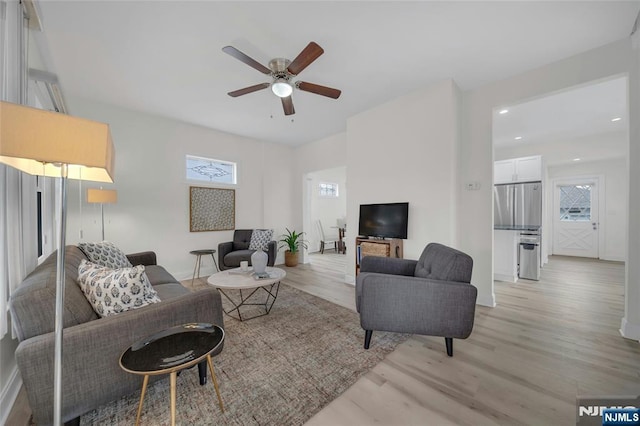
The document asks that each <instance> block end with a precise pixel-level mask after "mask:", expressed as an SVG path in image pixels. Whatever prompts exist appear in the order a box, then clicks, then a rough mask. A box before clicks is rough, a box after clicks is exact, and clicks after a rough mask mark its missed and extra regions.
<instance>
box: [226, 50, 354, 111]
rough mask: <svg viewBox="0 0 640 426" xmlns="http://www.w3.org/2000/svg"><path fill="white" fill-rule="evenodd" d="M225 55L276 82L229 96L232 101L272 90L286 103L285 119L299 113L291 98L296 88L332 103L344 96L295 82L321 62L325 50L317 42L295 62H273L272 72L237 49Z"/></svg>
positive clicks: (241, 90)
mask: <svg viewBox="0 0 640 426" xmlns="http://www.w3.org/2000/svg"><path fill="white" fill-rule="evenodd" d="M222 51H223V52H224V53H227V54H229V55H231V56H233V57H234V58H236V59H237V60H239V61H241V62H244V63H245V64H247V65H249V66H250V67H252V68H255V69H256V70H258V71H260V72H261V73H263V74H266V75H270V76H271V78H272V79H273V80H272V81H271V83H260V84H256V85H254V86H249V87H245V88H243V89H238V90H234V91H233V92H229V93H228V95H229V96H231V97H234V98H235V97H238V96H242V95H246V94H247V93H253V92H257V91H258V90H262V89H266V88H267V87H271V91H272V92H273V94H274V95H276V96H278V97H279V98H280V99H281V100H282V108H283V109H284V115H292V114H295V113H296V111H295V109H294V108H293V101H292V100H291V94H292V93H293V88H294V87H295V88H296V89H300V90H303V91H305V92H311V93H315V94H316V95H322V96H326V97H328V98H332V99H338V97H339V96H340V93H342V92H341V91H340V90H338V89H333V88H331V87H326V86H321V85H319V84H314V83H307V82H306V81H296V82H293V81H292V79H293V78H294V77H297V76H298V74H300V72H302V70H304V69H305V68H306V67H308V66H309V65H311V63H312V62H313V61H315V60H316V59H318V57H319V56H320V55H322V54H323V53H324V50H323V49H322V47H320V46H318V44H316V43H315V42H313V41H312V42H311V43H309V44H308V45H307V47H305V48H304V49H303V50H302V52H300V53H299V54H298V56H296V58H295V59H294V60H293V61H290V60H288V59H286V58H275V59H272V60H270V61H269V68H267V67H265V66H264V65H262V64H261V63H259V62H258V61H256V60H255V59H253V58H251V57H249V56H247V55H246V54H244V53H242V52H241V51H239V50H238V49H236V48H235V47H233V46H225V47H223V48H222Z"/></svg>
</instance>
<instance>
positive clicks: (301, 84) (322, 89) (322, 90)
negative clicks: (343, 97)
mask: <svg viewBox="0 0 640 426" xmlns="http://www.w3.org/2000/svg"><path fill="white" fill-rule="evenodd" d="M296 87H297V88H298V89H300V90H304V91H305V92H311V93H315V94H316V95H322V96H326V97H327V98H333V99H338V98H339V97H340V94H341V93H342V92H341V91H340V90H338V89H333V88H331V87H326V86H320V85H319V84H313V83H307V82H306V81H298V82H297V83H296Z"/></svg>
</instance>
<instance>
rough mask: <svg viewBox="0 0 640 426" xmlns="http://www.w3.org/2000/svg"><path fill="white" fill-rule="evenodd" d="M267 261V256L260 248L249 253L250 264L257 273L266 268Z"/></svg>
mask: <svg viewBox="0 0 640 426" xmlns="http://www.w3.org/2000/svg"><path fill="white" fill-rule="evenodd" d="M268 261H269V256H267V253H265V252H264V251H263V250H262V249H258V250H256V251H255V252H254V253H253V254H252V255H251V266H253V270H254V272H256V273H257V274H261V273H263V272H265V271H266V270H267V262H268Z"/></svg>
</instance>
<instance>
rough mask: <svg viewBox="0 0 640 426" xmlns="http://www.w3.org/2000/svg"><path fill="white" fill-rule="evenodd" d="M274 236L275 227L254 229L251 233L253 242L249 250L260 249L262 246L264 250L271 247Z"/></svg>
mask: <svg viewBox="0 0 640 426" xmlns="http://www.w3.org/2000/svg"><path fill="white" fill-rule="evenodd" d="M271 238H273V229H254V230H253V232H252V233H251V242H250V243H249V250H258V249H259V248H261V249H262V250H264V251H267V250H268V249H269V241H271Z"/></svg>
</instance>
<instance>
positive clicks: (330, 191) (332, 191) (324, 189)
mask: <svg viewBox="0 0 640 426" xmlns="http://www.w3.org/2000/svg"><path fill="white" fill-rule="evenodd" d="M318 189H319V191H320V196H321V197H329V198H338V184H337V183H327V182H320V184H319V185H318Z"/></svg>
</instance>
